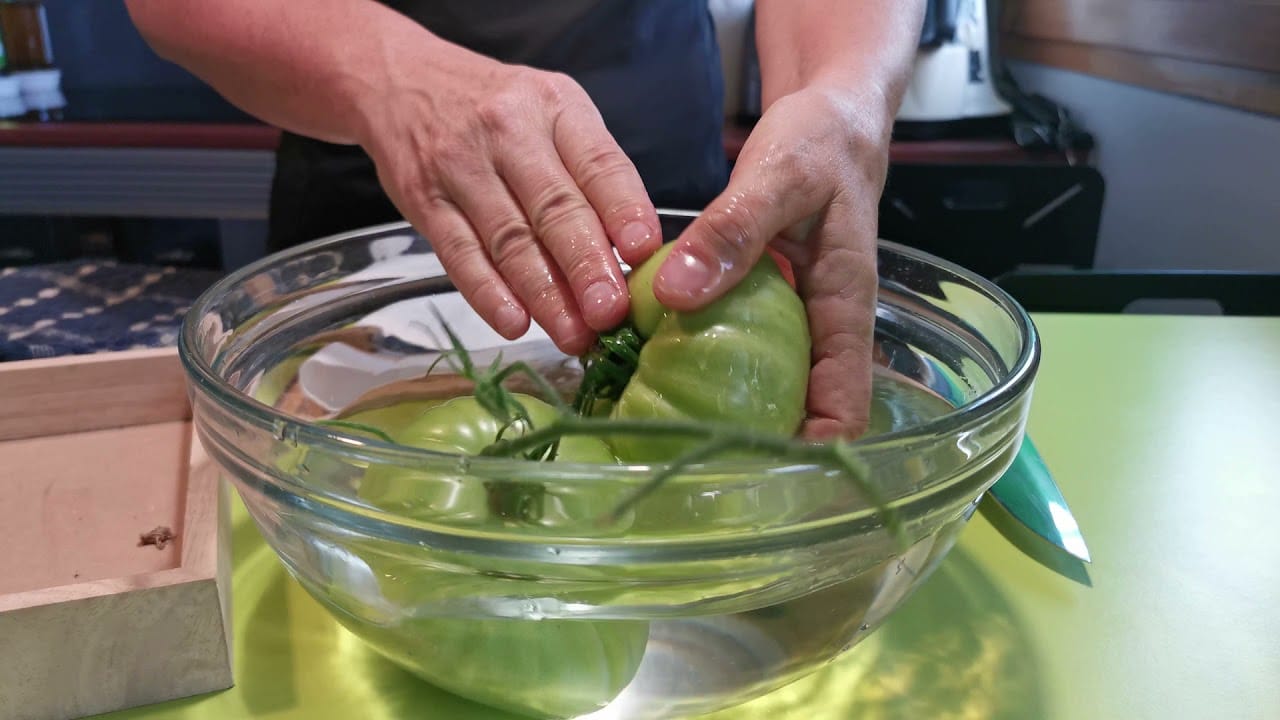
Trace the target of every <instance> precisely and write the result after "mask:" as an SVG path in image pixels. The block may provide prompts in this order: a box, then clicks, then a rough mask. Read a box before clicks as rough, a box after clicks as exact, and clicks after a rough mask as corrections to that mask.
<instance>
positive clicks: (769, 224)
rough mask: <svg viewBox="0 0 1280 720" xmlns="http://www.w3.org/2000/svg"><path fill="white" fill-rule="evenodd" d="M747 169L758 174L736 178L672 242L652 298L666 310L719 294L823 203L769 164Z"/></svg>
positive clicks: (687, 308)
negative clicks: (666, 308) (769, 245)
mask: <svg viewBox="0 0 1280 720" xmlns="http://www.w3.org/2000/svg"><path fill="white" fill-rule="evenodd" d="M744 160H748V162H749V159H747V158H744ZM739 167H740V168H741V167H744V166H743V165H740V166H739ZM746 167H754V168H758V169H756V170H754V171H753V172H749V173H748V172H743V173H742V174H735V176H734V177H733V178H731V179H730V182H729V187H728V188H726V189H725V191H724V193H722V194H721V195H720V197H718V198H716V199H715V201H713V202H712V203H711V204H710V205H708V206H707V208H706V209H705V210H703V211H702V213H701V214H699V215H698V217H697V218H696V219H695V220H694V221H693V222H692V223H690V225H689V227H687V228H685V230H684V232H682V233H681V234H680V237H679V238H677V239H676V240H675V241H674V242H675V247H674V248H672V250H671V254H670V255H669V256H668V257H667V259H666V260H665V261H663V263H662V267H660V268H659V269H658V273H657V276H656V277H655V278H654V283H653V292H654V295H655V296H656V297H657V298H658V302H660V303H662V304H663V305H665V306H666V307H669V308H671V309H672V310H677V311H692V310H697V309H699V308H701V307H703V306H705V305H707V304H708V303H710V302H712V301H713V300H715V299H716V298H719V297H720V296H722V295H724V294H725V293H727V292H728V291H729V290H730V289H732V288H733V287H734V286H735V285H737V284H738V282H740V281H741V280H742V278H744V277H745V276H746V274H747V273H748V272H749V271H750V270H751V268H752V267H754V266H755V264H756V261H758V260H759V259H760V255H761V254H762V253H763V252H764V250H765V247H766V246H767V245H768V244H769V243H770V242H771V241H772V240H773V239H774V238H775V237H777V236H779V235H782V234H784V233H787V234H792V233H788V232H787V231H788V230H789V229H790V228H792V227H793V226H794V225H796V224H799V223H803V222H806V221H807V220H808V219H809V218H811V217H812V216H814V215H816V214H817V213H818V211H819V210H820V209H821V208H822V206H823V205H824V204H825V198H823V197H822V196H821V194H820V193H811V192H804V191H803V190H804V189H805V188H802V187H801V186H803V185H805V184H807V183H805V181H804V178H803V177H795V176H789V175H788V174H785V173H778V172H776V171H774V169H773V168H774V166H773V164H772V163H768V164H765V163H757V164H753V165H747V166H746Z"/></svg>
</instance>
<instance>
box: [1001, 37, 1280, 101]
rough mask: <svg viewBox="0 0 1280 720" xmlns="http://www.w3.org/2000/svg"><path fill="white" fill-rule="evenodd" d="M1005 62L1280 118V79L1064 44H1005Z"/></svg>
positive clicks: (1008, 40)
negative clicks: (1020, 62) (1027, 63)
mask: <svg viewBox="0 0 1280 720" xmlns="http://www.w3.org/2000/svg"><path fill="white" fill-rule="evenodd" d="M1001 46H1002V50H1003V54H1004V55H1005V57H1008V58H1011V59H1019V60H1027V61H1030V62H1036V63H1040V64H1043V65H1050V66H1053V67H1059V68H1063V69H1066V70H1074V71H1076V72H1080V73H1085V74H1087V75H1093V76H1095V77H1101V78H1106V79H1108V80H1115V81H1117V82H1123V83H1129V84H1132V85H1138V86H1141V87H1146V88H1150V89H1152V90H1159V91H1161V92H1168V93H1173V94H1177V95H1184V96H1186V97H1193V98H1197V99H1200V100H1207V101H1210V102H1215V103H1220V104H1223V105H1229V106H1232V107H1236V108H1240V109H1242V110H1248V111H1250V112H1257V113H1263V114H1267V115H1275V116H1280V74H1273V73H1265V72H1259V71H1256V70H1245V69H1241V68H1230V67H1226V66H1222V65H1206V64H1204V63H1199V62H1191V61H1186V60H1177V59H1174V58H1167V57H1154V56H1151V55H1142V54H1139V53H1131V52H1125V51H1123V50H1113V49H1109V48H1099V47H1091V46H1088V45H1079V44H1075V43H1065V42H1046V41H1027V40H1024V39H1021V38H1016V37H1005V38H1002V39H1001Z"/></svg>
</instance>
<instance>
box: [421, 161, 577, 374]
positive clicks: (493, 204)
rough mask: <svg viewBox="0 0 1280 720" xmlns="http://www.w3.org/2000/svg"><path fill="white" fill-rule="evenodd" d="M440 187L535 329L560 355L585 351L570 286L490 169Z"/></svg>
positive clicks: (457, 176)
mask: <svg viewBox="0 0 1280 720" xmlns="http://www.w3.org/2000/svg"><path fill="white" fill-rule="evenodd" d="M444 183H445V185H446V187H447V188H448V190H449V192H450V194H451V196H452V197H453V198H454V202H456V203H457V205H458V207H459V208H460V209H461V210H462V212H463V213H464V214H465V215H466V217H467V219H468V221H469V222H470V223H471V225H472V226H473V227H474V228H475V230H476V234H477V235H478V236H479V244H478V246H479V247H482V248H483V249H484V252H485V253H486V255H487V256H488V258H489V260H490V262H491V263H492V264H493V267H494V268H496V269H497V271H498V273H499V274H500V275H501V276H502V278H503V279H504V280H505V281H506V283H507V284H508V285H509V286H510V287H511V289H512V290H514V291H515V293H516V295H517V296H518V297H519V298H520V301H521V303H522V304H523V306H524V307H525V308H526V309H527V310H528V312H529V313H530V314H531V315H532V316H533V319H534V320H535V321H536V322H537V323H538V325H539V326H540V327H542V329H543V330H545V331H546V332H547V334H548V335H549V336H550V337H551V339H552V341H553V342H555V344H556V346H557V347H558V348H560V350H561V351H562V352H565V353H567V354H570V355H578V354H581V353H583V352H586V350H587V349H588V348H589V347H590V346H591V343H592V342H593V341H594V340H595V334H594V333H593V332H592V331H591V328H590V327H588V326H587V324H586V323H585V322H584V321H583V319H582V315H581V313H580V312H579V310H578V304H577V302H576V301H575V300H574V297H573V291H572V289H571V288H570V287H569V283H568V282H567V281H566V280H565V278H564V276H563V275H562V274H561V273H560V271H559V269H558V268H557V267H556V263H555V261H554V260H553V259H552V258H551V257H550V255H548V253H547V251H546V250H545V249H544V248H543V247H542V246H541V245H540V244H539V243H538V241H537V239H536V238H535V237H534V234H533V229H532V228H531V227H530V225H529V221H528V220H527V219H526V218H525V215H524V212H523V211H522V210H521V209H520V207H519V205H517V203H516V200H515V198H514V197H512V194H511V191H510V190H509V189H508V188H507V186H506V184H505V183H503V182H502V179H501V178H499V177H498V176H497V175H496V174H495V173H493V172H492V171H491V170H490V171H482V170H478V169H477V170H473V171H470V172H467V171H459V170H455V172H453V173H451V174H450V176H449V177H448V178H446V179H445V180H444Z"/></svg>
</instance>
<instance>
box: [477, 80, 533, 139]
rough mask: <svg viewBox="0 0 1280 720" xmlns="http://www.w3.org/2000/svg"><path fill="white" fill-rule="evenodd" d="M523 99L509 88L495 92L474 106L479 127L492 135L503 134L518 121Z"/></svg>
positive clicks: (509, 130)
mask: <svg viewBox="0 0 1280 720" xmlns="http://www.w3.org/2000/svg"><path fill="white" fill-rule="evenodd" d="M522 105H523V101H522V100H521V99H520V98H518V97H516V94H515V93H514V92H512V91H510V90H504V91H502V92H497V93H494V94H492V95H490V96H489V97H487V98H486V99H485V100H484V101H482V102H481V103H480V104H479V105H477V106H476V120H477V122H478V123H479V125H480V128H481V129H482V130H484V131H486V132H488V133H490V134H493V135H505V134H507V133H509V132H511V131H512V130H513V129H514V127H515V125H516V124H518V123H519V120H518V117H519V115H520V113H521V106H522Z"/></svg>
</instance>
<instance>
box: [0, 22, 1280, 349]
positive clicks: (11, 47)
mask: <svg viewBox="0 0 1280 720" xmlns="http://www.w3.org/2000/svg"><path fill="white" fill-rule="evenodd" d="M710 8H711V12H712V13H713V14H714V16H715V19H716V23H717V32H718V36H719V41H720V45H721V51H722V62H723V69H724V75H725V80H726V87H727V103H726V107H725V147H726V155H727V158H728V159H729V160H730V161H732V159H733V157H734V153H735V152H736V151H737V149H738V148H739V147H740V145H741V142H742V140H743V139H744V138H745V137H746V134H747V133H748V132H749V130H750V127H751V124H752V123H753V122H754V120H755V119H756V118H757V117H758V115H759V111H760V108H759V74H758V67H757V66H756V64H755V54H754V43H753V42H752V39H751V38H752V31H753V24H754V14H753V3H752V2H751V1H750V0H711V1H710ZM0 27H2V29H3V34H2V35H0V38H2V39H3V45H4V60H3V64H4V70H3V75H0V272H2V273H4V274H5V278H13V277H16V276H21V277H25V278H28V279H30V278H31V277H32V275H31V272H32V271H33V269H40V268H44V269H46V270H47V271H48V273H53V274H61V275H73V276H75V275H76V273H81V272H83V270H82V268H83V267H85V264H86V263H89V264H90V265H91V266H92V267H93V268H94V270H93V271H91V272H90V273H85V274H84V275H80V276H79V277H86V278H92V277H94V276H95V275H94V273H96V272H97V270H98V267H99V265H101V264H102V263H104V262H105V263H106V264H107V265H108V266H111V267H123V268H130V267H137V268H139V269H138V271H137V275H138V277H147V276H149V274H150V275H154V273H155V270H154V269H155V268H167V270H166V271H165V272H166V273H167V274H166V277H170V276H176V277H189V278H190V279H189V281H188V282H187V284H186V285H187V287H189V288H191V291H192V292H195V291H198V289H199V288H200V287H202V283H204V284H207V283H208V282H211V281H212V280H211V279H212V278H215V277H217V276H219V275H220V274H221V273H225V272H227V271H229V270H231V269H234V268H236V267H240V266H242V265H243V264H245V263H247V262H250V261H252V260H253V259H255V258H257V257H260V256H262V255H263V253H264V243H265V237H266V215H267V200H268V193H269V188H270V183H271V177H272V172H273V167H274V160H273V150H274V148H275V145H276V142H277V138H278V133H277V132H276V130H275V129H273V128H271V127H268V126H266V125H263V124H261V123H259V122H257V121H255V120H253V119H252V118H250V117H248V116H246V115H245V114H244V113H242V112H240V111H238V110H237V109H235V108H234V107H232V106H230V105H229V104H228V103H226V102H225V101H223V100H221V99H220V98H219V96H218V95H217V94H215V93H214V92H213V91H212V90H210V89H209V88H208V87H206V86H205V85H204V84H203V83H202V82H200V81H199V80H197V79H196V78H194V77H192V76H191V75H189V74H188V73H186V72H185V71H183V70H181V69H180V68H178V67H176V66H174V65H172V64H170V63H167V62H165V61H163V60H161V59H160V58H158V57H157V56H156V55H155V53H154V52H152V51H151V50H150V49H149V48H148V47H147V46H146V44H145V43H144V42H143V40H142V39H141V37H140V36H139V35H138V32H137V31H136V30H135V29H134V27H133V25H132V24H131V22H130V20H129V17H128V14H127V12H126V10H125V8H124V5H123V4H122V3H119V2H82V1H78V0H43V2H37V1H33V0H4V1H0ZM898 121H899V122H898V126H897V129H896V131H895V138H896V139H895V143H894V148H893V151H892V156H891V169H890V174H889V181H888V185H887V187H886V189H885V193H884V196H883V197H882V200H881V228H880V229H881V235H882V237H885V238H888V239H892V240H897V241H900V242H904V243H907V244H910V245H914V246H917V247H921V248H923V249H926V250H929V251H931V252H935V253H937V254H939V255H942V256H944V257H947V258H949V259H953V260H955V261H957V262H960V263H961V264H964V265H966V266H968V267H970V268H972V269H974V270H977V271H979V272H981V273H983V274H985V275H987V276H989V277H992V278H1005V277H1007V276H1008V275H1009V274H1010V273H1016V272H1023V273H1028V272H1029V273H1032V274H1033V275H1034V274H1035V273H1037V272H1043V271H1046V270H1048V271H1071V272H1072V273H1074V274H1077V275H1079V274H1083V273H1085V272H1086V271H1087V272H1089V273H1094V274H1095V275H1102V276H1124V278H1126V282H1135V281H1140V282H1150V281H1151V279H1152V278H1153V277H1165V276H1167V275H1171V274H1176V275H1178V276H1180V277H1181V278H1183V279H1185V278H1187V277H1192V276H1194V277H1198V278H1201V279H1206V280H1209V281H1217V282H1220V281H1222V280H1223V279H1224V278H1226V279H1227V280H1231V279H1232V278H1237V279H1239V278H1243V280H1241V282H1258V281H1259V280H1262V281H1270V278H1271V276H1272V275H1273V274H1275V273H1277V272H1280V242H1277V240H1280V238H1278V237H1277V236H1278V234H1280V233H1278V228H1280V201H1278V200H1277V195H1278V193H1280V5H1277V4H1275V3H1258V2H1247V1H1244V0H1179V1H1177V2H1170V1H1169V0H1001V1H999V2H996V1H991V2H982V1H981V0H930V2H929V7H928V15H927V18H926V22H925V24H924V26H923V27H922V28H921V37H920V47H919V53H918V58H917V64H916V68H915V72H914V75H913V78H912V83H911V87H910V90H909V92H908V96H907V100H906V102H905V103H904V106H903V108H902V111H901V112H900V113H899V117H898ZM49 268H53V270H49ZM121 272H122V271H121ZM188 272H189V273H192V274H191V275H189V276H184V275H182V273H188ZM48 273H46V274H48ZM122 278H123V279H122ZM130 278H132V276H128V277H125V276H123V275H121V276H119V277H116V278H115V279H113V280H111V282H117V283H118V282H133V280H131V279H130ZM1135 278H1136V280H1135ZM46 279H47V278H46ZM49 282H51V283H53V285H57V283H56V282H54V281H49ZM104 282H106V280H104ZM133 284H134V285H136V284H137V283H136V282H133ZM1015 286H1016V283H1015V282H1011V283H1010V287H1015ZM34 287H35V286H23V288H22V289H20V290H19V289H15V287H14V285H13V282H12V281H10V283H9V289H8V290H6V287H5V279H4V278H0V309H3V308H5V307H6V306H7V307H9V308H10V310H11V312H9V313H7V314H8V319H7V320H6V318H5V317H4V315H0V343H3V341H4V339H5V332H4V330H5V328H6V327H7V328H8V329H9V330H8V332H9V335H13V334H14V333H15V330H14V328H17V330H16V332H22V331H23V329H24V328H26V327H27V325H29V324H30V323H31V319H30V318H32V317H35V316H34V315H31V314H30V313H28V315H26V316H25V317H26V319H25V320H24V321H23V322H24V323H26V325H23V324H21V323H16V321H15V319H14V318H15V314H14V313H15V311H14V303H16V302H17V301H18V300H22V299H24V298H34V299H41V298H39V289H38V288H36V289H35V290H34V292H36V295H34V296H33V295H31V294H30V292H31V291H32V288H34ZM60 287H64V288H65V287H66V283H63V284H62V285H61V286H60ZM1200 287H1202V288H1212V287H1214V286H1212V285H1202V286H1200ZM1251 287H1259V288H1274V287H1275V286H1274V285H1257V286H1251ZM104 292H115V293H117V294H118V293H119V292H121V291H120V290H119V289H118V288H117V289H115V290H104ZM1179 292H1181V293H1182V294H1188V293H1187V292H1183V291H1179ZM1189 292H1190V291H1189ZM1258 292H1261V291H1258ZM1122 294H1123V293H1122ZM1190 294H1192V295H1195V294H1196V292H1190ZM1200 294H1202V295H1203V294H1212V293H1211V292H1210V290H1202V291H1200ZM1255 294H1256V292H1255ZM135 295H141V296H144V297H145V295H146V290H145V289H143V290H140V291H139V292H138V293H135ZM18 296H21V297H18ZM1026 297H1027V298H1028V302H1029V303H1030V302H1032V301H1033V300H1034V297H1035V294H1034V293H1032V294H1030V295H1026ZM1126 297H1127V295H1126ZM6 303H7V305H6ZM118 305H121V303H120V302H117V303H114V304H112V305H111V306H110V307H116V306H118ZM174 307H175V310H176V311H177V314H178V316H180V314H181V310H182V307H183V304H182V303H181V302H177V303H174ZM1033 309H1034V308H1033ZM1220 309H1221V308H1220ZM1264 310H1267V308H1266V307H1264V305H1262V304H1256V305H1255V306H1254V308H1253V311H1256V312H1262V311H1264ZM61 312H62V313H66V312H73V313H74V312H77V311H76V310H74V309H73V310H66V309H62V310H61ZM130 319H131V318H130ZM6 322H7V323H8V324H7V325H6V324H5V323H6ZM130 324H133V323H130ZM10 339H11V340H12V338H10ZM20 339H21V338H19V340H20ZM146 342H152V341H151V340H147V341H146ZM3 347H4V346H3V344H0V353H2V352H3ZM10 352H14V350H13V348H12V347H11V348H10ZM26 352H28V353H30V352H32V351H31V350H30V349H29V348H28V349H27V350H26ZM37 354H38V353H37ZM0 359H4V356H3V354H0Z"/></svg>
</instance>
